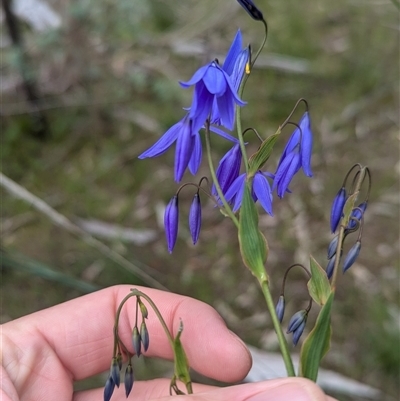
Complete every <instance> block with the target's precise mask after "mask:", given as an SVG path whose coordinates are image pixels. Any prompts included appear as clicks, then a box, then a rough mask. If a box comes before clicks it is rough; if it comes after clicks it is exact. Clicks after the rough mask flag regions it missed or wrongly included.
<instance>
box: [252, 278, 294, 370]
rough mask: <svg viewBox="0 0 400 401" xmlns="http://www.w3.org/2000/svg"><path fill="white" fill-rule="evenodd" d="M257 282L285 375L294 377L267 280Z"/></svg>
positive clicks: (286, 344) (291, 362) (287, 348)
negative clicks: (265, 305) (275, 337)
mask: <svg viewBox="0 0 400 401" xmlns="http://www.w3.org/2000/svg"><path fill="white" fill-rule="evenodd" d="M258 282H259V284H260V286H261V289H262V292H263V294H264V298H265V302H266V303H267V307H268V310H269V313H270V315H271V318H272V323H273V325H274V329H275V332H276V335H277V337H278V341H279V346H280V349H281V354H282V358H283V361H284V363H285V367H286V372H287V375H288V376H289V377H294V376H296V373H295V371H294V366H293V361H292V358H291V356H290V352H289V347H288V343H287V341H286V338H285V336H284V334H283V331H282V326H281V324H280V322H279V319H278V316H277V315H276V311H275V305H274V301H273V300H272V297H271V292H270V290H269V286H268V282H267V281H266V280H262V281H261V280H259V281H258Z"/></svg>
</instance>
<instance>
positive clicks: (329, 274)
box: [325, 255, 336, 280]
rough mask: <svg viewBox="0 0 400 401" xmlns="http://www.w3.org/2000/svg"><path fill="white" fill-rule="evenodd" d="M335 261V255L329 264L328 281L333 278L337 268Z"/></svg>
mask: <svg viewBox="0 0 400 401" xmlns="http://www.w3.org/2000/svg"><path fill="white" fill-rule="evenodd" d="M335 260H336V255H333V256H332V257H331V258H330V259H329V262H328V265H327V266H326V269H325V270H326V275H327V277H328V280H330V279H331V278H332V275H333V268H334V267H335Z"/></svg>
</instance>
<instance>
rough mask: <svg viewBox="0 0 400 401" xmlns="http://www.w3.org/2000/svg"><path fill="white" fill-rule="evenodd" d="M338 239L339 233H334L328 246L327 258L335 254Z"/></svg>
mask: <svg viewBox="0 0 400 401" xmlns="http://www.w3.org/2000/svg"><path fill="white" fill-rule="evenodd" d="M338 241H339V235H335V236H334V237H333V238H332V241H331V242H330V244H329V246H328V259H332V257H333V256H335V255H336V249H337V245H338Z"/></svg>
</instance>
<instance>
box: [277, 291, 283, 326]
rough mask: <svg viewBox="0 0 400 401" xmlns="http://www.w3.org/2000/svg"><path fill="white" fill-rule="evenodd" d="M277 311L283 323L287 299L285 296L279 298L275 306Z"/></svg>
mask: <svg viewBox="0 0 400 401" xmlns="http://www.w3.org/2000/svg"><path fill="white" fill-rule="evenodd" d="M275 310H276V315H277V316H278V319H279V321H280V322H281V323H282V320H283V315H284V314H285V297H284V296H283V295H280V296H279V299H278V303H277V304H276V306H275Z"/></svg>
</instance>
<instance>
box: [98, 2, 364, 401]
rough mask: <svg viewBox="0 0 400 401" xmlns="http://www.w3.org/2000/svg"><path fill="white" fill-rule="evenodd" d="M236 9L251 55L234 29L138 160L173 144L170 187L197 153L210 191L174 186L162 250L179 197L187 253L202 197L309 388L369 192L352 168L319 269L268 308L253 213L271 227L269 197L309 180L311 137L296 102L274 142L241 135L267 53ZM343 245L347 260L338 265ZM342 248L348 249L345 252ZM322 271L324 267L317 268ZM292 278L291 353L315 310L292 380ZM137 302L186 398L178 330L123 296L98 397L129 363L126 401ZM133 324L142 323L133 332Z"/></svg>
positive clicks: (137, 333) (249, 7)
mask: <svg viewBox="0 0 400 401" xmlns="http://www.w3.org/2000/svg"><path fill="white" fill-rule="evenodd" d="M238 2H239V4H240V5H241V6H242V7H243V8H244V9H245V10H246V11H247V12H248V14H249V15H250V16H251V17H252V18H253V19H254V20H255V21H256V22H257V23H259V24H260V26H261V27H262V28H263V30H264V36H263V39H262V42H261V45H260V47H259V48H258V50H257V51H256V52H253V51H252V48H251V46H243V44H242V33H241V31H240V30H239V31H237V33H236V35H235V37H234V39H233V42H232V44H231V46H230V48H229V50H228V52H227V54H226V57H225V60H224V62H223V63H220V62H219V61H218V60H216V59H215V60H212V61H210V62H209V63H208V64H206V65H204V66H202V67H200V68H199V69H198V70H197V71H196V72H195V73H194V74H193V76H192V77H191V78H190V79H189V80H188V81H186V82H180V85H181V86H182V87H183V88H185V89H189V88H193V99H192V103H191V105H190V106H189V107H187V108H185V109H184V110H185V112H184V113H183V117H182V119H181V120H180V121H178V122H177V123H176V124H175V125H173V126H172V127H171V128H170V129H168V130H167V132H166V133H165V134H164V135H162V136H161V138H160V139H159V140H158V141H157V142H156V143H155V144H154V145H153V146H151V147H150V148H149V149H147V150H145V151H144V152H143V153H142V154H141V155H140V156H139V158H140V159H144V158H150V157H156V156H160V155H162V154H163V153H165V152H166V151H167V150H168V149H169V148H170V147H172V145H174V144H175V166H174V178H175V181H176V182H177V183H179V182H180V181H181V180H182V177H183V175H184V173H185V172H186V170H189V171H190V173H191V174H192V175H196V174H197V172H198V169H199V166H200V164H201V161H202V155H203V152H204V151H205V153H206V158H207V161H208V166H209V172H210V177H211V180H212V185H211V188H208V187H209V185H208V179H207V178H205V177H203V178H201V179H200V180H199V181H198V183H197V184H196V183H185V184H183V185H181V186H180V187H179V189H178V190H177V192H176V193H175V195H173V196H172V198H171V200H170V202H169V203H168V205H167V207H166V209H165V215H164V225H165V232H166V240H167V248H168V251H169V252H170V253H172V252H173V249H174V246H175V243H176V241H177V236H178V227H179V207H180V205H179V194H180V192H181V191H182V190H193V193H194V197H193V201H192V203H191V206H190V209H189V231H190V234H191V237H192V240H193V243H194V244H195V243H196V242H197V241H198V239H199V234H200V229H201V210H202V208H201V198H202V197H204V196H208V197H209V198H211V199H212V200H213V201H214V203H215V205H216V206H217V207H218V208H219V210H220V212H221V213H222V214H223V215H224V216H226V217H227V218H229V219H230V220H231V222H232V225H233V226H234V227H235V228H236V229H237V233H238V239H239V245H240V255H241V257H242V260H243V264H244V265H245V266H247V268H248V269H249V270H250V271H251V273H252V274H253V276H254V277H255V279H256V280H257V281H258V283H259V286H260V289H261V291H262V293H263V296H264V298H265V302H266V306H267V309H268V311H269V313H270V316H271V320H272V323H273V326H274V329H275V332H276V335H277V338H278V342H279V347H280V351H281V354H282V358H283V360H284V363H285V367H286V371H287V375H288V376H295V375H296V374H297V375H298V376H302V377H306V378H309V379H311V380H314V381H316V379H317V375H318V368H319V365H320V362H321V360H322V358H323V357H324V355H325V354H326V352H327V351H328V349H329V347H330V339H331V333H332V330H331V311H332V304H333V300H334V296H335V289H336V283H337V277H338V272H339V269H340V268H341V269H342V271H343V272H346V271H347V270H348V269H349V268H350V267H351V266H352V264H353V263H354V262H355V260H356V259H357V257H358V255H359V253H360V249H361V237H362V232H363V224H364V214H365V211H366V209H367V205H368V199H369V193H370V188H371V174H370V171H369V169H368V168H367V167H363V166H361V165H359V164H355V165H354V166H353V167H352V168H350V170H349V171H348V173H347V174H346V175H345V178H344V181H343V184H342V186H341V188H340V189H339V191H338V193H337V195H336V196H335V198H334V200H333V204H332V207H331V222H330V223H331V231H332V233H333V234H335V235H334V237H333V239H332V241H331V243H330V244H329V247H328V257H327V260H328V261H327V263H322V264H319V263H318V262H317V261H316V260H315V259H314V258H313V257H312V256H310V263H309V266H308V267H305V266H303V265H300V264H294V265H292V266H290V267H288V269H287V270H286V272H284V273H283V276H282V281H283V283H282V290H281V294H280V296H279V298H278V300H277V302H274V300H273V298H272V296H271V291H270V279H269V276H268V264H267V259H268V241H267V238H266V237H265V235H264V234H263V233H262V232H261V231H260V229H259V224H258V219H259V212H261V213H264V212H265V213H267V214H268V215H270V216H271V218H273V201H274V197H275V196H277V197H278V198H280V199H282V198H284V197H285V196H295V195H294V194H291V191H290V189H289V185H290V183H291V181H292V180H293V179H294V177H295V176H296V174H297V173H299V172H300V171H302V172H303V173H304V174H305V175H306V176H307V177H310V178H311V177H312V175H313V173H312V170H311V155H312V144H313V132H312V125H311V118H310V108H309V103H308V101H306V100H305V99H303V98H301V99H299V100H298V101H297V102H296V103H295V104H294V107H293V110H291V111H290V112H289V114H288V117H287V118H286V120H285V121H283V122H282V124H281V125H280V126H279V127H278V128H277V130H276V132H275V134H273V135H271V136H269V137H267V138H262V137H261V136H260V135H259V134H258V131H257V130H256V128H255V127H247V128H245V129H244V128H243V127H242V120H241V110H242V108H243V107H244V106H247V103H246V102H245V101H244V100H243V94H244V90H245V87H246V83H247V80H248V79H249V77H250V76H251V74H252V72H253V67H254V64H255V63H256V61H257V58H258V56H259V54H260V53H261V51H262V50H263V48H264V46H265V44H266V41H267V34H268V26H267V23H266V21H265V19H264V17H263V14H262V12H261V11H260V10H259V9H258V8H257V7H256V5H255V4H254V3H253V2H252V1H250V0H246V1H240V0H238ZM186 106H187V105H186ZM298 109H301V110H303V115H302V117H301V118H300V120H299V121H292V116H293V115H294V112H295V111H296V110H298ZM286 127H289V128H290V127H292V134H291V135H290V137H289V138H288V140H287V142H286V146H285V148H284V150H283V153H282V154H281V156H280V159H279V162H278V164H277V165H276V166H274V165H271V163H269V159H270V156H271V154H272V152H273V151H274V146H275V144H276V143H277V141H284V140H285V137H286V134H284V133H283V131H284V132H287V130H288V128H286ZM284 128H285V130H284ZM245 136H246V141H245ZM255 137H257V138H258V139H257V140H258V141H259V142H260V143H259V146H258V149H257V151H256V152H255V153H254V154H252V155H250V156H249V155H248V154H247V149H246V145H247V144H248V142H247V141H250V139H252V138H255ZM214 140H221V141H228V142H230V143H231V145H232V146H231V148H230V150H229V151H228V152H227V153H226V154H225V155H224V156H223V157H222V158H221V159H220V162H219V164H218V166H217V167H216V168H215V165H214V162H213V158H212V152H211V147H212V141H214ZM203 143H205V149H203ZM268 169H270V170H269V171H268ZM271 169H272V170H271ZM203 183H205V184H207V185H203ZM360 194H362V196H363V199H362V201H361V202H359V200H358V199H359V198H360V197H361V195H360ZM257 203H258V204H259V205H260V206H261V207H260V208H258V207H257ZM351 238H353V239H351ZM345 243H346V252H345V255H344V256H343V254H344V248H345ZM347 243H350V244H351V246H350V249H348V247H347ZM322 265H326V267H325V268H323V267H322ZM292 269H301V270H302V271H304V273H305V276H306V279H307V280H308V281H307V290H308V297H309V304H308V306H307V308H306V309H302V310H300V311H298V312H296V313H295V314H294V315H293V316H292V317H291V318H290V320H289V322H288V326H287V333H292V342H293V344H294V345H297V343H298V342H299V340H300V338H301V336H302V334H303V331H304V328H305V326H306V323H307V317H308V314H309V311H310V309H311V307H312V306H316V307H317V308H319V312H318V317H317V319H316V322H315V325H314V327H313V328H312V330H311V331H310V332H309V334H308V336H307V337H306V338H305V339H304V340H303V342H302V346H301V350H300V366H299V369H298V371H297V372H296V371H295V368H294V365H293V361H292V358H291V355H290V351H289V345H288V342H287V339H286V336H285V334H284V330H283V328H282V325H281V322H282V321H283V317H284V312H285V284H286V281H287V279H288V277H289V272H290V271H291V270H292ZM130 298H134V299H136V324H135V326H134V327H133V328H132V347H128V346H127V345H125V344H123V343H122V341H121V339H120V337H119V335H118V323H119V317H120V313H121V309H122V307H123V306H124V304H125V303H126V302H127V301H128V299H130ZM143 300H144V301H146V302H147V303H148V305H150V307H151V308H152V310H153V312H154V313H155V315H156V317H157V318H158V319H159V320H160V322H161V324H162V326H163V328H164V330H165V334H166V336H167V338H168V340H169V342H170V344H171V348H172V350H173V353H174V363H175V371H174V376H173V378H172V380H171V384H170V393H171V394H172V392H174V393H176V394H182V393H183V391H182V390H180V389H179V388H178V385H177V382H178V381H180V382H181V383H183V385H184V387H185V389H186V392H187V393H188V394H190V393H192V386H191V379H190V374H189V364H188V360H187V358H186V355H185V351H184V349H183V347H182V344H181V342H180V335H181V333H182V330H183V322H181V326H180V328H179V331H178V335H177V336H176V337H175V338H173V337H172V335H171V333H170V332H169V331H168V328H167V326H166V325H165V322H164V320H163V317H162V316H161V314H160V313H159V311H158V309H157V306H156V305H154V303H153V301H152V300H151V299H150V298H149V297H148V296H147V295H146V294H144V293H142V292H140V291H138V290H136V289H132V290H131V292H130V293H129V294H128V295H127V296H126V298H125V299H124V300H123V301H122V303H121V304H120V306H119V308H118V310H117V313H116V320H115V327H114V352H113V355H112V360H111V369H110V374H109V377H108V380H107V383H106V386H105V390H104V400H105V401H109V400H110V398H111V396H112V394H113V391H114V389H115V386H117V387H118V386H119V384H120V373H121V369H122V361H123V359H127V361H128V365H127V368H126V370H125V374H124V383H125V391H126V396H128V395H129V393H130V391H131V389H132V385H133V381H134V379H133V366H132V359H133V355H134V354H135V355H136V356H140V354H141V353H142V350H143V351H144V352H145V351H146V350H147V347H148V345H149V339H150V337H151V333H148V331H147V327H146V323H145V322H146V318H147V316H148V311H147V308H146V306H145V305H144V303H143ZM139 315H140V316H141V323H140V324H139V321H138V318H139ZM130 350H134V352H131V351H130Z"/></svg>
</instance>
